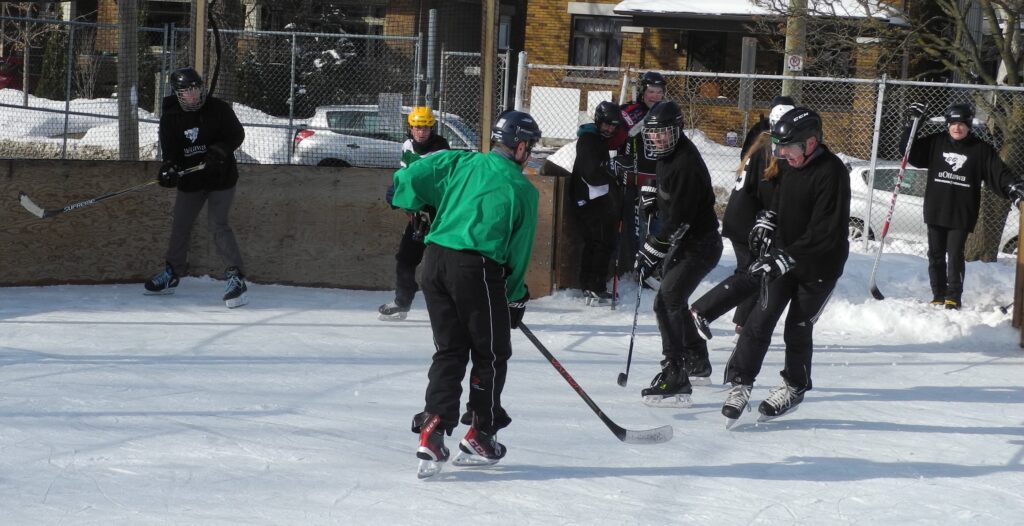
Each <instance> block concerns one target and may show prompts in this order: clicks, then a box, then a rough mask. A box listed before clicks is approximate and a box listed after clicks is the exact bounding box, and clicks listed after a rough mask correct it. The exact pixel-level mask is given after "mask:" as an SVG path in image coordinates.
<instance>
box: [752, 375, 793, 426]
mask: <svg viewBox="0 0 1024 526" xmlns="http://www.w3.org/2000/svg"><path fill="white" fill-rule="evenodd" d="M803 401H804V392H803V391H798V390H797V389H796V388H794V387H791V386H790V385H789V384H788V383H786V382H785V381H783V382H782V385H780V386H778V387H776V388H775V389H772V392H770V393H768V398H765V399H764V401H763V402H761V405H760V406H759V407H758V408H757V410H758V411H759V412H760V413H761V417H760V418H758V421H760V422H767V421H769V420H771V419H773V418H775V417H779V416H782V415H784V414H786V413H792V412H793V411H796V406H797V405H799V404H800V402H803Z"/></svg>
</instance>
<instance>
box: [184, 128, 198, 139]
mask: <svg viewBox="0 0 1024 526" xmlns="http://www.w3.org/2000/svg"><path fill="white" fill-rule="evenodd" d="M185 138H186V139H188V141H189V142H196V139H198V138H199V128H189V129H187V130H185Z"/></svg>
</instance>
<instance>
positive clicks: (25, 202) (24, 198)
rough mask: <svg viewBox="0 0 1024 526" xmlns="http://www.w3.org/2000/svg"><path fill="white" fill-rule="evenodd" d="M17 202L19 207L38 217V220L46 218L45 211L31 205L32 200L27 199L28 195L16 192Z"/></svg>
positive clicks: (35, 205)
mask: <svg viewBox="0 0 1024 526" xmlns="http://www.w3.org/2000/svg"><path fill="white" fill-rule="evenodd" d="M18 201H19V202H20V203H21V206H23V207H25V210H28V211H29V213H30V214H32V215H34V216H36V217H38V218H39V219H43V218H44V217H46V211H45V210H43V208H42V207H41V206H39V205H37V204H35V203H33V202H32V199H31V198H29V196H28V194H26V193H25V192H18Z"/></svg>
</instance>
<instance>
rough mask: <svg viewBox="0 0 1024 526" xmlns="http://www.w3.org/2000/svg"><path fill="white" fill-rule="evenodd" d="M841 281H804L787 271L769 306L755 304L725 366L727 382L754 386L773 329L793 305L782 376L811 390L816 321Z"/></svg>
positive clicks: (788, 318)
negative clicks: (762, 306)
mask: <svg viewBox="0 0 1024 526" xmlns="http://www.w3.org/2000/svg"><path fill="white" fill-rule="evenodd" d="M837 281H838V280H834V279H833V280H813V281H800V280H798V279H796V278H795V277H794V276H793V275H792V274H784V275H782V276H781V277H779V278H778V279H776V280H775V281H772V282H771V283H770V284H769V285H768V292H767V306H766V307H765V308H764V309H762V308H761V307H760V305H758V306H755V307H754V310H752V311H751V312H750V316H749V317H748V318H747V322H746V324H745V325H743V331H742V332H741V333H740V339H739V342H737V344H736V349H735V350H734V351H733V353H732V356H730V357H729V363H728V364H726V367H725V382H726V383H729V382H738V383H741V384H746V385H753V383H754V380H755V379H757V375H758V373H760V372H761V365H762V364H763V363H764V357H765V355H766V354H767V353H768V346H769V345H771V343H772V332H773V331H774V330H775V325H776V324H777V323H778V322H779V318H780V317H781V316H782V311H784V310H785V309H786V306H787V305H789V314H788V315H787V316H786V327H785V332H784V333H783V334H784V335H783V339H784V340H785V342H786V362H785V366H784V367H783V369H782V377H783V378H784V379H785V380H786V382H787V383H788V384H789V385H790V386H791V387H794V388H796V389H797V390H801V391H802V390H810V389H811V355H812V354H813V351H814V339H813V335H814V324H815V322H817V321H818V317H819V316H821V313H822V311H823V310H825V304H826V303H828V299H829V298H830V297H831V296H832V289H834V288H835V286H836V282H837Z"/></svg>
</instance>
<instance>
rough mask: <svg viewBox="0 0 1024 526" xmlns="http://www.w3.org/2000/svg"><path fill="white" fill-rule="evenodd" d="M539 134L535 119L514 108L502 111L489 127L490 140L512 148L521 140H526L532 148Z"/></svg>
mask: <svg viewBox="0 0 1024 526" xmlns="http://www.w3.org/2000/svg"><path fill="white" fill-rule="evenodd" d="M540 135H541V133H540V127H539V126H537V121H535V120H533V117H531V116H530V114H529V113H524V112H521V111H515V110H508V111H504V112H502V113H501V115H498V119H497V120H496V121H495V122H494V126H492V127H491V141H493V142H497V143H499V144H503V145H505V146H506V147H508V148H510V149H513V150H514V149H515V148H516V145H517V144H519V143H521V142H526V143H527V145H528V146H529V147H530V148H531V149H532V148H533V145H534V144H536V143H537V141H539V140H540Z"/></svg>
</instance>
